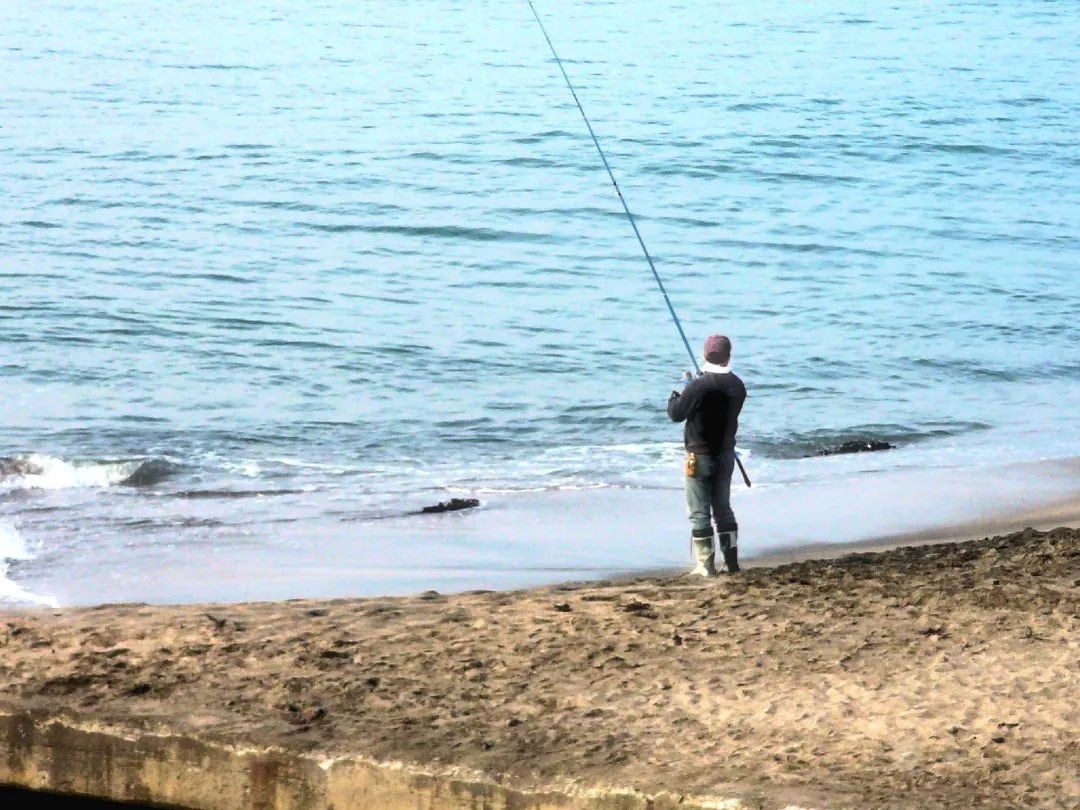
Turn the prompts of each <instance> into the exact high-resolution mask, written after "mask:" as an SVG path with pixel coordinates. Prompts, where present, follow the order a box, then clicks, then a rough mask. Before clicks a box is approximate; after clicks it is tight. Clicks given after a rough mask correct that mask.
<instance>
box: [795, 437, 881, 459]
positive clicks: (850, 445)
mask: <svg viewBox="0 0 1080 810" xmlns="http://www.w3.org/2000/svg"><path fill="white" fill-rule="evenodd" d="M895 449H896V445H895V444H889V443H888V442H882V441H877V440H876V439H871V440H869V441H850V442H844V443H843V444H841V445H840V446H839V447H826V448H824V449H823V450H818V451H817V452H816V453H814V454H813V455H815V456H837V455H840V454H842V453H876V452H877V451H879V450H895ZM811 457H812V456H807V458H811Z"/></svg>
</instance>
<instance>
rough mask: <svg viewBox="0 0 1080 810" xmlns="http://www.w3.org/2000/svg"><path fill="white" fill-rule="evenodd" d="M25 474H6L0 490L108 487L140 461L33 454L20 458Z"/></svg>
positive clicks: (135, 467)
mask: <svg viewBox="0 0 1080 810" xmlns="http://www.w3.org/2000/svg"><path fill="white" fill-rule="evenodd" d="M20 461H23V462H25V465H26V469H28V470H31V471H32V472H27V473H24V474H21V475H9V476H7V477H6V478H5V479H4V480H3V481H2V482H0V491H3V490H7V491H11V490H16V489H72V488H75V487H109V486H113V485H114V484H119V483H120V482H121V481H123V480H124V479H125V478H127V477H128V476H130V475H131V474H132V473H133V472H135V470H136V469H138V467H139V465H140V464H141V463H142V462H139V461H116V462H90V463H85V464H79V463H75V464H73V463H71V462H68V461H64V460H63V459H60V458H54V457H53V456H46V455H41V454H39V453H34V454H32V455H29V456H25V457H23V458H21V459H20Z"/></svg>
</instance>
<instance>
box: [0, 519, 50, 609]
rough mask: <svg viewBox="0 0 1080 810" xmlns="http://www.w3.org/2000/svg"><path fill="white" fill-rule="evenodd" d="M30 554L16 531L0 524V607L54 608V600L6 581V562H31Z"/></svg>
mask: <svg viewBox="0 0 1080 810" xmlns="http://www.w3.org/2000/svg"><path fill="white" fill-rule="evenodd" d="M33 557H34V555H33V554H31V553H30V552H29V551H28V550H27V548H26V544H25V543H24V542H23V540H22V538H21V537H20V536H19V533H18V531H16V529H15V527H14V526H12V525H11V524H10V523H2V522H0V605H12V604H14V605H27V604H29V605H47V606H49V607H56V604H57V603H56V599H55V598H53V597H51V596H38V595H37V594H34V593H30V591H28V590H26V589H25V588H23V587H21V586H20V585H19V584H18V583H16V582H14V581H12V580H10V579H8V575H7V574H8V560H31V559H33Z"/></svg>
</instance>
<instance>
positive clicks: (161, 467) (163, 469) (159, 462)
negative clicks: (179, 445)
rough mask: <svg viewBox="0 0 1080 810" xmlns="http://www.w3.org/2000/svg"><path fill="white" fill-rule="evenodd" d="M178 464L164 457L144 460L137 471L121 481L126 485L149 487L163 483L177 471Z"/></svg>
mask: <svg viewBox="0 0 1080 810" xmlns="http://www.w3.org/2000/svg"><path fill="white" fill-rule="evenodd" d="M177 469H178V468H177V466H176V465H175V464H172V463H171V462H168V461H165V460H164V459H160V458H154V459H150V461H144V462H143V463H142V464H140V465H139V466H138V468H136V470H135V472H133V473H132V474H131V475H129V476H128V477H127V478H125V479H124V480H123V481H121V482H120V483H121V485H123V486H125V487H149V486H153V485H154V484H158V483H161V482H162V481H164V480H165V479H166V478H168V477H169V476H170V475H172V474H173V473H175V472H176V470H177Z"/></svg>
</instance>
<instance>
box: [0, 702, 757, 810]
mask: <svg viewBox="0 0 1080 810" xmlns="http://www.w3.org/2000/svg"><path fill="white" fill-rule="evenodd" d="M0 785H14V786H19V787H23V788H27V789H31V790H38V791H49V792H53V793H64V794H70V795H74V796H86V797H93V798H96V799H106V800H110V801H116V802H129V803H135V804H137V805H142V806H151V807H172V808H182V809H183V810H646V808H647V809H648V810H674V809H675V808H679V809H680V810H706V809H707V808H711V809H712V810H717V809H718V808H722V809H723V810H740V808H743V807H744V805H743V804H742V803H741V802H738V801H735V800H729V801H701V802H693V801H686V800H685V798H684V797H676V796H670V795H659V796H647V795H645V794H642V793H636V792H630V791H601V790H592V791H583V792H578V793H560V792H525V791H519V790H513V789H510V788H506V787H503V786H500V785H496V784H493V783H490V782H484V781H472V780H468V779H458V778H454V777H452V776H436V775H433V774H428V773H422V772H420V771H417V770H415V769H409V768H405V767H403V766H401V765H397V764H394V763H375V762H367V761H363V760H359V759H338V760H320V759H318V758H316V757H312V756H298V755H293V754H289V753H286V752H283V751H280V750H274V749H262V750H259V749H241V748H235V747H231V746H225V745H216V744H212V743H207V742H202V741H199V740H196V739H193V738H191V737H186V736H182V735H176V736H174V735H167V734H148V733H138V732H131V731H125V730H121V729H110V728H105V727H101V726H98V725H94V724H87V723H81V722H76V721H72V720H69V719H63V718H59V717H53V716H48V715H40V714H31V713H12V714H2V713H0Z"/></svg>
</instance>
